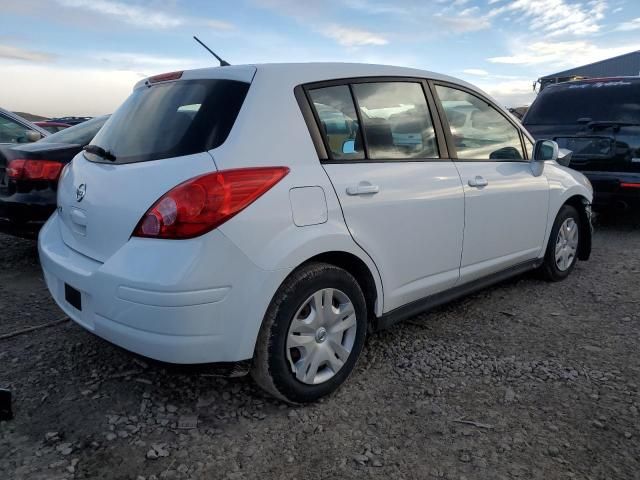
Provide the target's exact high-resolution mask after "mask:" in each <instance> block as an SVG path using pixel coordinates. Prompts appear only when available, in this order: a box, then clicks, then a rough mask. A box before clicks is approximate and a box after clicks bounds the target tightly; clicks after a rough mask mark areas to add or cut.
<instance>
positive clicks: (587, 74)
mask: <svg viewBox="0 0 640 480" xmlns="http://www.w3.org/2000/svg"><path fill="white" fill-rule="evenodd" d="M638 75H640V50H637V51H635V52H630V53H625V54H624V55H619V56H617V57H612V58H608V59H606V60H601V61H599V62H595V63H590V64H588V65H583V66H581V67H576V68H571V69H569V70H564V71H563V72H558V73H553V74H551V75H547V76H545V77H540V78H539V79H538V80H537V82H536V83H539V84H540V90H542V89H543V88H544V87H546V86H547V85H549V84H551V83H560V82H567V81H569V80H580V79H582V78H598V77H635V76H638Z"/></svg>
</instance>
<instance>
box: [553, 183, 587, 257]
mask: <svg viewBox="0 0 640 480" xmlns="http://www.w3.org/2000/svg"><path fill="white" fill-rule="evenodd" d="M564 205H571V206H572V207H573V208H575V209H576V210H577V211H578V215H579V216H580V242H579V243H578V255H577V256H578V259H579V260H582V261H585V260H589V257H590V256H591V236H592V230H591V203H590V202H589V200H588V199H587V198H586V197H583V196H582V195H574V196H573V197H570V198H569V199H568V200H567V201H566V202H564V204H563V206H564ZM560 208H562V207H560ZM559 211H560V210H558V212H559ZM558 212H556V215H557V214H558Z"/></svg>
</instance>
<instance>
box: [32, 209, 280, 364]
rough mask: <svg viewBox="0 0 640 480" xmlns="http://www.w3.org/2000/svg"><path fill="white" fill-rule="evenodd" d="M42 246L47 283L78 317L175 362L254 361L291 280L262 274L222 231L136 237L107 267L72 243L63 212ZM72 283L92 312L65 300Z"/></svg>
mask: <svg viewBox="0 0 640 480" xmlns="http://www.w3.org/2000/svg"><path fill="white" fill-rule="evenodd" d="M38 246H39V251H40V260H41V264H42V269H43V272H44V275H45V280H46V283H47V286H48V288H49V290H50V292H51V295H52V296H53V298H54V300H55V301H56V303H57V304H58V305H59V306H60V308H61V309H62V310H64V312H65V313H66V314H67V315H68V316H69V317H70V318H72V319H73V320H74V321H75V322H76V323H78V324H79V325H81V326H82V327H84V328H86V329H87V330H89V331H91V332H93V333H94V334H96V335H98V336H100V337H102V338H104V339H105V340H108V341H109V342H111V343H114V344H116V345H118V346H120V347H123V348H125V349H127V350H130V351H132V352H135V353H137V354H140V355H143V356H146V357H150V358H153V359H156V360H160V361H164V362H170V363H180V364H194V363H211V362H237V361H241V360H245V359H248V358H251V357H252V356H253V349H254V346H255V340H256V337H257V334H258V330H259V328H260V325H261V323H262V318H263V316H264V312H265V311H266V308H267V306H268V304H269V302H270V301H271V298H272V296H273V293H274V292H275V290H276V289H277V287H278V285H279V284H280V282H281V281H282V279H284V276H286V274H287V272H282V271H275V272H273V271H265V270H261V269H260V268H258V267H257V266H255V265H254V264H253V263H252V262H251V261H250V260H249V259H248V258H247V257H246V256H245V255H244V254H243V253H242V252H241V251H240V250H238V249H237V247H235V245H234V244H232V243H231V242H230V241H229V240H228V239H227V238H226V237H225V236H224V235H223V234H222V233H220V232H218V231H213V232H210V233H209V234H207V235H205V236H203V237H199V238H196V239H191V240H185V241H171V240H169V241H167V240H154V239H141V238H132V239H131V240H129V242H127V243H126V244H125V245H123V246H122V248H121V249H120V250H118V251H117V252H116V253H115V254H114V255H113V256H112V257H111V258H110V259H108V260H107V261H106V262H105V263H100V262H98V261H95V260H93V259H90V258H88V257H86V256H84V255H82V254H80V253H78V252H76V251H74V250H72V249H71V248H69V247H68V246H67V245H66V244H65V243H64V242H63V240H62V237H61V235H60V231H59V225H58V218H57V214H54V215H53V216H52V218H51V219H50V221H49V222H47V224H46V225H45V226H44V227H43V228H42V230H41V232H40V236H39V242H38ZM65 284H67V285H69V286H71V287H73V288H75V289H77V290H79V291H80V296H81V302H82V310H78V309H76V308H75V307H73V306H72V305H71V304H70V303H69V302H67V300H66V299H65Z"/></svg>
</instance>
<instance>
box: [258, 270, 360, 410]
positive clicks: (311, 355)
mask: <svg viewBox="0 0 640 480" xmlns="http://www.w3.org/2000/svg"><path fill="white" fill-rule="evenodd" d="M329 299H330V300H329ZM329 304H330V306H328V305H329ZM327 306H328V308H327ZM349 312H353V313H349ZM354 317H355V318H354ZM367 327H368V321H367V305H366V302H365V298H364V294H363V293H362V289H361V288H360V286H359V285H358V282H357V281H356V279H355V278H354V277H353V276H352V275H351V274H350V273H349V272H347V271H346V270H343V269H342V268H339V267H336V266H334V265H330V264H326V263H310V264H307V265H304V266H302V267H300V268H299V269H298V270H296V271H295V272H293V273H292V274H291V275H289V277H288V278H287V279H286V280H285V281H284V283H283V284H282V285H281V286H280V288H279V289H278V291H277V292H276V294H275V295H274V298H273V300H272V301H271V304H270V305H269V308H268V310H267V313H266V314H265V318H264V321H263V324H262V326H261V328H260V333H259V334H258V340H257V342H256V349H255V355H254V359H253V365H252V369H251V375H252V376H253V378H254V380H255V382H256V383H257V384H258V385H259V386H260V387H262V388H263V389H264V390H266V391H267V392H269V393H270V394H271V395H273V396H275V397H276V398H279V399H281V400H284V401H286V402H288V403H293V404H302V403H309V402H314V401H316V400H318V399H319V398H321V397H323V396H325V395H328V394H330V393H332V392H333V391H335V390H336V389H337V388H338V387H339V386H340V385H341V384H342V383H344V381H345V380H346V379H347V377H348V376H349V374H350V373H351V372H352V371H353V369H354V367H355V365H356V363H357V361H358V357H359V356H360V353H361V352H362V348H363V346H364V341H365V338H366V334H367Z"/></svg>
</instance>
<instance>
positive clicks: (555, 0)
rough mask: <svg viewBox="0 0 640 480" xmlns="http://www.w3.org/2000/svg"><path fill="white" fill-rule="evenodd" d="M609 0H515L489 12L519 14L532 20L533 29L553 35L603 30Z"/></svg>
mask: <svg viewBox="0 0 640 480" xmlns="http://www.w3.org/2000/svg"><path fill="white" fill-rule="evenodd" d="M606 9H607V3H606V0H590V1H588V2H582V3H577V2H569V1H568V0H515V1H513V2H510V3H507V4H504V5H502V6H500V7H496V8H495V9H494V10H492V11H491V12H490V13H489V15H490V16H491V17H495V16H498V15H502V14H517V15H519V16H522V17H524V18H525V19H527V20H528V21H529V29H530V30H531V31H533V32H538V33H541V34H546V35H550V36H560V35H565V34H572V35H589V34H594V33H597V32H598V31H600V29H601V25H600V23H599V22H600V20H602V19H603V18H604V13H605V11H606Z"/></svg>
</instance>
